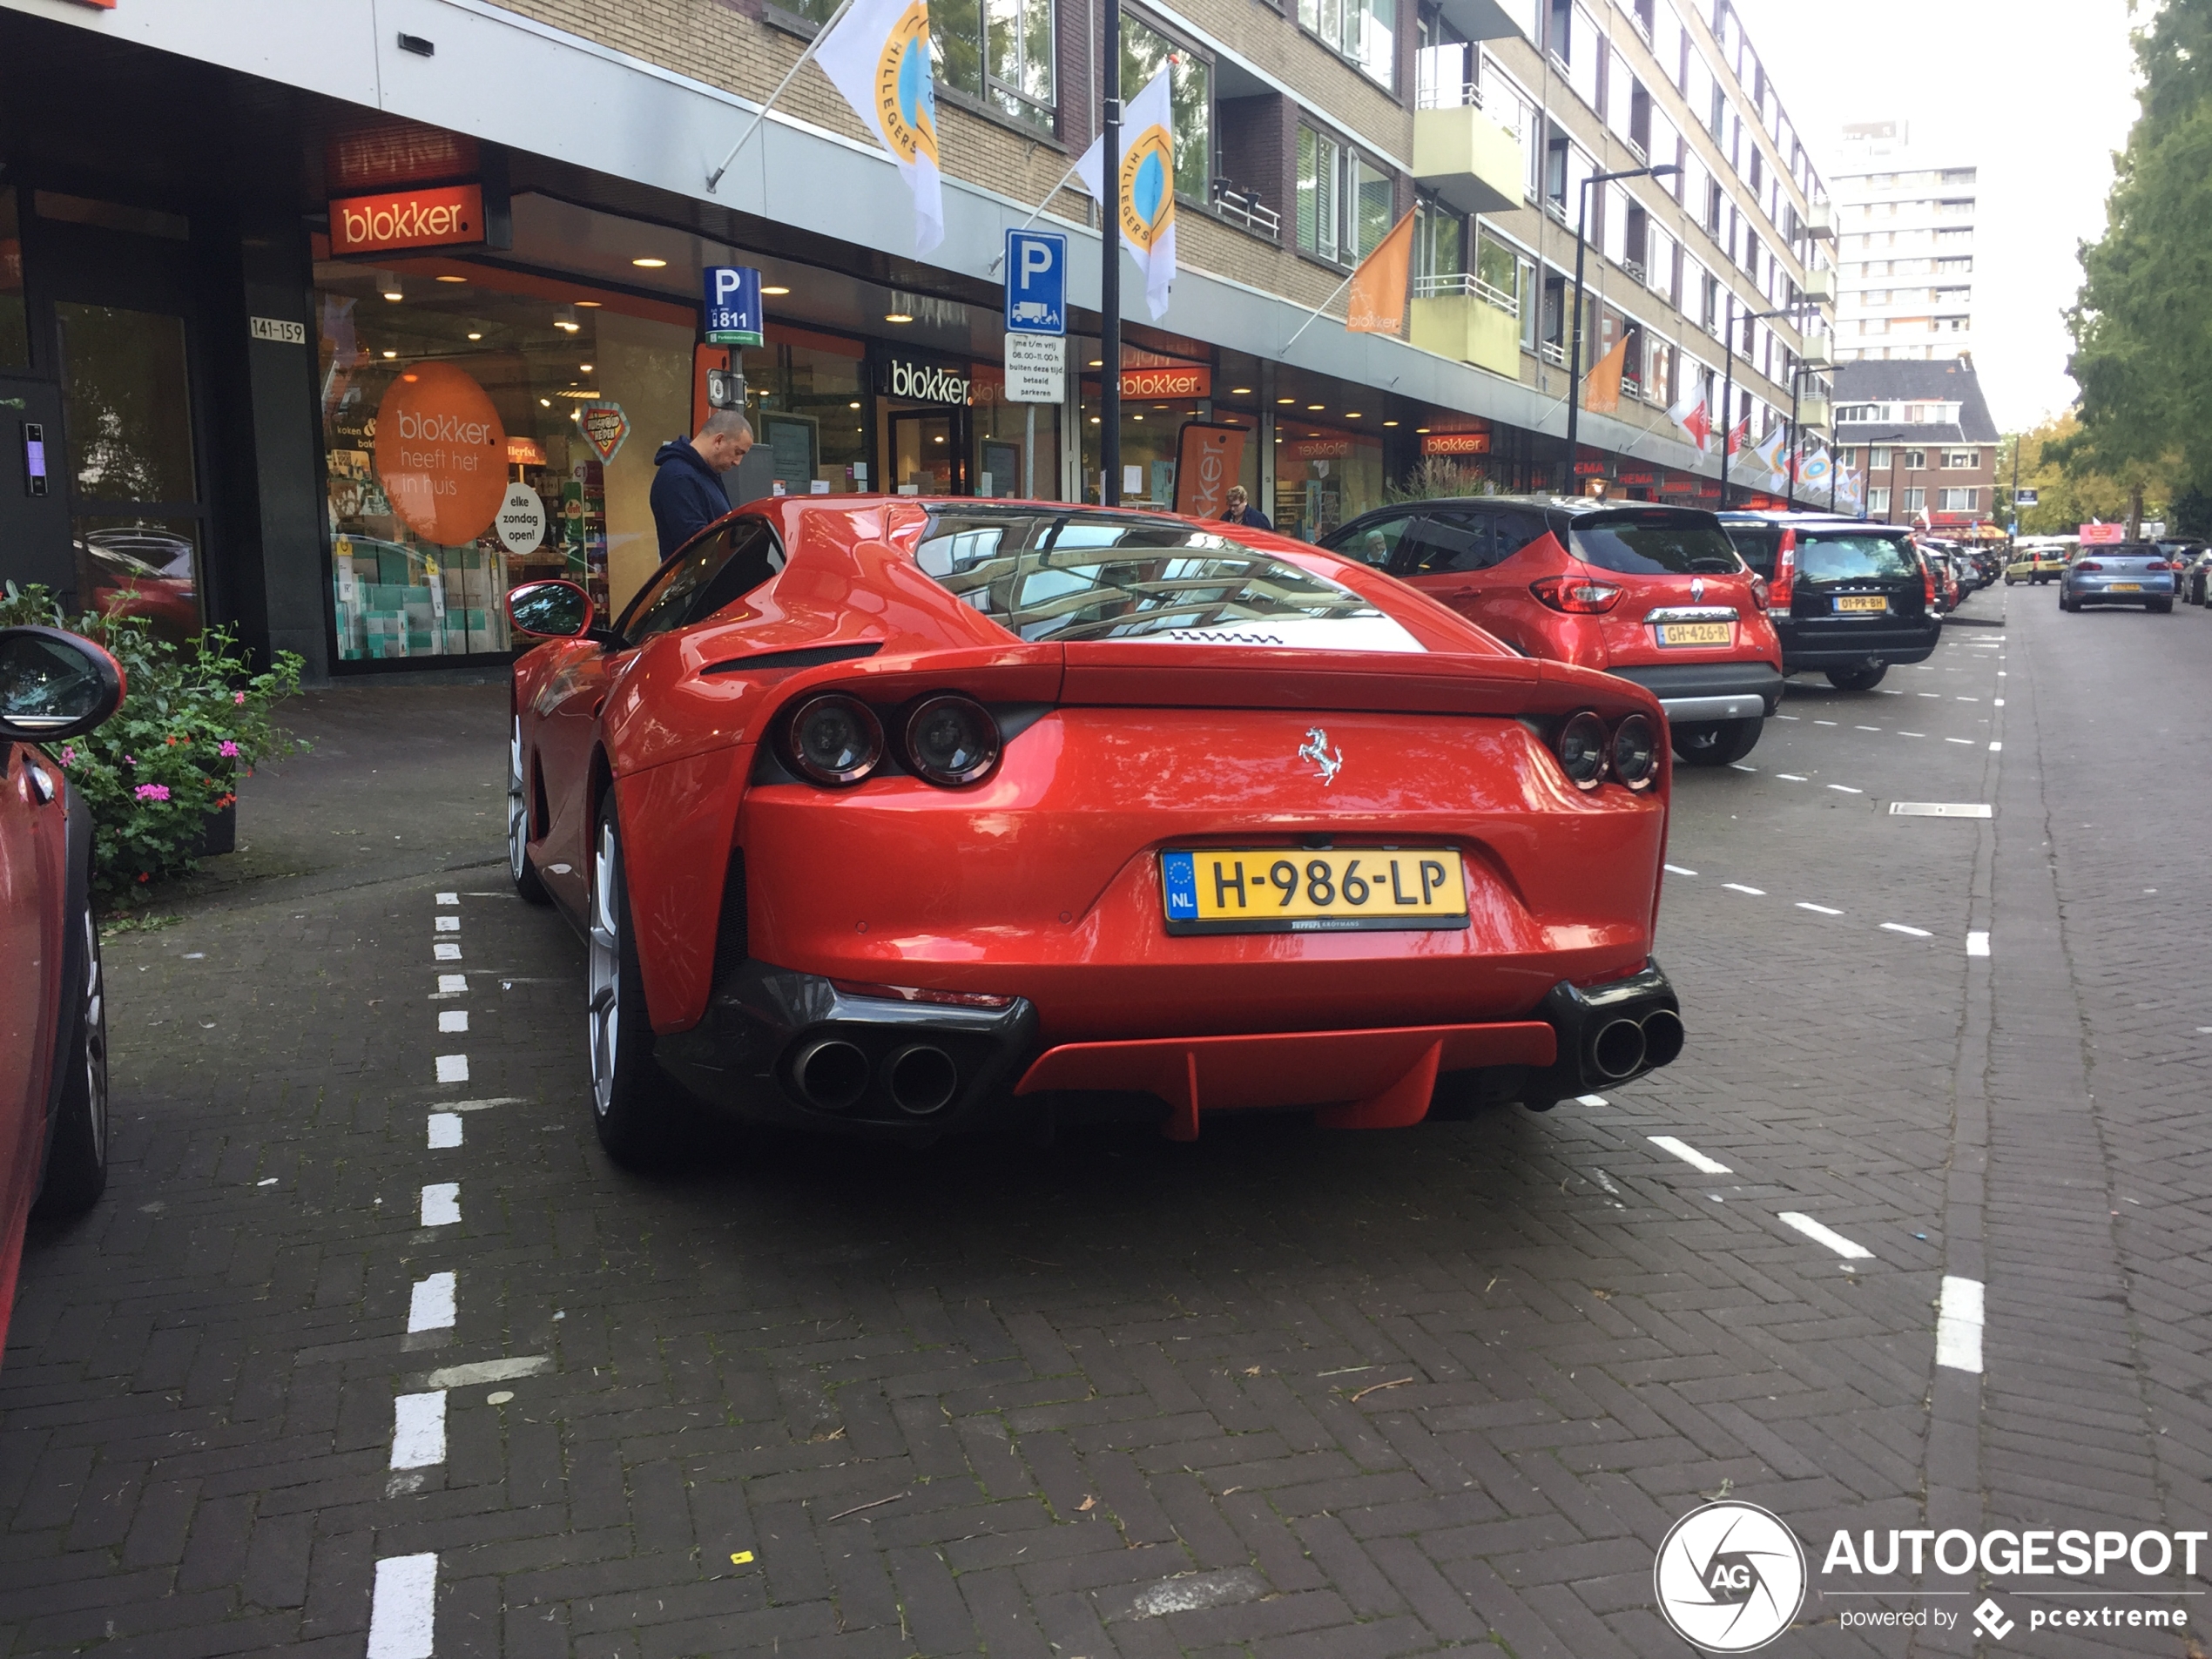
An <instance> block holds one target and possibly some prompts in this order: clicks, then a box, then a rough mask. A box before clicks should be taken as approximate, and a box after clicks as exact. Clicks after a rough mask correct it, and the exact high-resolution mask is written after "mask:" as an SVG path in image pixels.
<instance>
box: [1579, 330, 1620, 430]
mask: <svg viewBox="0 0 2212 1659" xmlns="http://www.w3.org/2000/svg"><path fill="white" fill-rule="evenodd" d="M1628 366H1629V337H1628V336H1627V335H1626V334H1623V335H1622V336H1621V341H1620V344H1618V345H1616V346H1615V347H1614V348H1613V349H1612V350H1611V351H1609V352H1608V353H1606V354H1605V355H1604V356H1602V357H1601V358H1599V359H1598V360H1597V361H1595V363H1592V364H1591V365H1590V373H1589V378H1588V380H1587V381H1585V382H1584V384H1585V386H1586V387H1587V388H1588V390H1587V391H1586V392H1585V394H1584V395H1583V398H1582V407H1583V408H1586V409H1588V411H1589V412H1590V413H1591V414H1592V415H1618V414H1620V412H1621V371H1622V369H1624V368H1627V367H1628Z"/></svg>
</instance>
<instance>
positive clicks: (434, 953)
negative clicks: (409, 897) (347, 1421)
mask: <svg viewBox="0 0 2212 1659" xmlns="http://www.w3.org/2000/svg"><path fill="white" fill-rule="evenodd" d="M430 955H431V957H432V959H433V960H435V961H441V962H457V961H460V960H461V947H460V946H458V945H456V944H455V943H454V942H453V941H451V940H446V939H442V940H440V941H438V942H437V943H436V944H435V945H433V946H431V947H430ZM433 1559H434V1560H435V1557H433Z"/></svg>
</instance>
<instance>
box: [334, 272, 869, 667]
mask: <svg viewBox="0 0 2212 1659" xmlns="http://www.w3.org/2000/svg"><path fill="white" fill-rule="evenodd" d="M315 285H316V289H317V293H316V308H317V317H318V323H319V334H320V340H319V351H320V359H319V373H320V401H321V415H322V434H323V446H324V466H325V472H326V475H327V507H326V510H327V517H328V524H329V529H330V536H331V577H332V585H333V590H334V599H335V617H336V631H337V642H336V644H337V657H338V659H339V660H340V661H341V662H361V661H369V660H390V659H395V658H421V657H467V656H478V655H485V654H491V653H503V652H505V651H508V650H509V647H510V644H511V642H510V640H509V636H508V630H507V618H506V614H505V605H504V601H505V598H506V594H507V590H509V588H511V587H513V586H515V585H516V584H517V583H523V582H526V581H534V580H537V579H539V578H541V577H570V578H572V579H574V580H576V581H578V582H581V583H583V585H584V586H585V587H586V589H587V590H590V593H591V594H592V596H593V597H594V598H595V599H596V600H597V603H598V605H599V608H600V614H601V620H603V621H607V620H611V618H612V617H615V616H617V615H618V614H619V613H620V612H621V610H622V609H623V608H624V604H626V603H627V602H628V600H629V599H630V597H631V595H632V594H634V593H635V592H636V591H637V589H638V588H639V587H640V586H641V585H643V583H644V582H645V580H646V579H647V578H648V577H651V575H652V573H653V572H654V570H656V569H658V566H659V564H660V562H661V561H660V549H659V541H658V536H657V534H656V532H655V529H654V526H653V519H652V509H651V502H650V495H651V489H652V482H653V478H654V475H655V468H654V464H653V455H654V452H655V450H656V449H658V448H659V446H660V445H661V444H662V443H663V442H665V441H666V440H669V439H671V438H675V437H678V436H683V435H687V434H688V433H689V432H690V431H691V428H692V424H693V408H694V381H695V368H694V358H693V350H692V347H693V339H694V334H695V331H696V323H695V320H694V318H693V316H692V314H691V311H690V310H689V308H688V307H682V306H678V305H672V304H667V303H662V302H655V301H651V300H642V299H638V298H635V297H631V296H625V295H621V294H615V293H597V292H594V291H593V290H591V289H590V288H588V287H583V285H581V284H577V283H572V282H567V281H559V280H550V279H544V278H537V277H529V276H524V275H521V274H518V273H504V272H499V271H494V270H491V269H489V268H487V267H482V266H469V265H461V264H455V263H452V262H449V261H444V260H408V261H401V262H399V263H398V264H397V265H396V266H385V267H384V268H382V269H375V268H370V267H364V266H359V265H354V264H351V263H346V262H340V261H326V262H323V263H320V264H318V265H317V266H316V267H315ZM853 385H854V386H855V387H856V388H857V385H858V375H857V368H856V371H855V373H854V375H853ZM855 395H857V391H856V392H855ZM848 401H850V400H848ZM848 413H849V411H848Z"/></svg>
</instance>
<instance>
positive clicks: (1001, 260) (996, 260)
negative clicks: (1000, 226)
mask: <svg viewBox="0 0 2212 1659" xmlns="http://www.w3.org/2000/svg"><path fill="white" fill-rule="evenodd" d="M1082 165H1083V159H1082V157H1081V156H1077V157H1076V159H1075V162H1074V164H1073V165H1071V166H1069V169H1068V171H1067V172H1063V173H1062V174H1061V175H1060V182H1059V183H1058V184H1056V185H1054V186H1053V187H1052V188H1051V189H1050V190H1048V191H1046V192H1045V193H1044V199H1043V200H1042V201H1041V202H1039V203H1038V204H1037V205H1036V206H1035V207H1033V208H1031V209H1030V210H1029V216H1028V218H1027V219H1023V220H1022V222H1021V223H1020V224H1019V225H1016V226H1015V227H1014V228H1015V230H1017V231H1026V230H1028V228H1029V226H1032V225H1034V224H1035V223H1036V222H1037V219H1038V218H1039V217H1040V216H1041V215H1042V213H1043V212H1044V210H1045V209H1046V208H1048V207H1049V206H1052V199H1053V198H1054V197H1055V196H1057V195H1058V194H1059V193H1060V192H1062V191H1063V190H1065V189H1067V187H1068V181H1069V179H1073V178H1074V177H1075V176H1076V168H1077V167H1080V166H1082ZM1005 263H1006V250H1005V249H1004V248H1001V249H1000V250H999V251H998V252H997V253H994V254H992V255H991V262H990V263H989V264H988V265H987V266H984V267H983V268H984V270H986V271H995V270H997V269H998V268H999V266H1001V265H1004V264H1005Z"/></svg>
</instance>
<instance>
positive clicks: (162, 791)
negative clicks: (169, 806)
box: [137, 784, 169, 800]
mask: <svg viewBox="0 0 2212 1659" xmlns="http://www.w3.org/2000/svg"><path fill="white" fill-rule="evenodd" d="M137 793H138V799H140V800H167V799H169V786H168V785H167V784H140V785H139V786H138V791H137Z"/></svg>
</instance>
